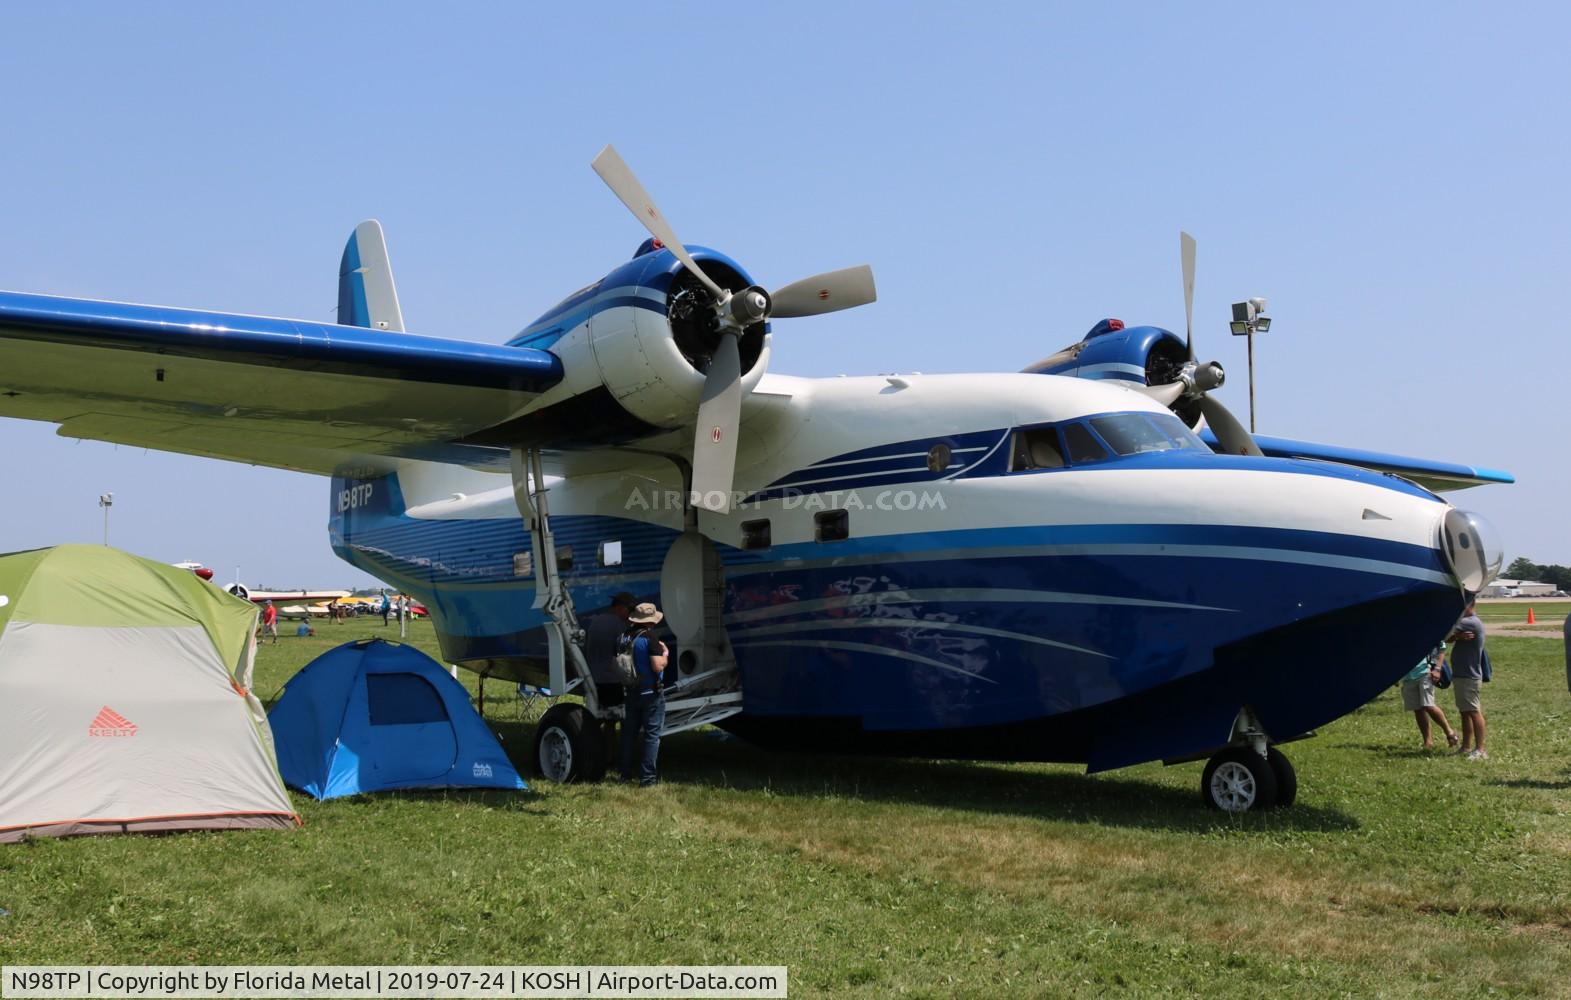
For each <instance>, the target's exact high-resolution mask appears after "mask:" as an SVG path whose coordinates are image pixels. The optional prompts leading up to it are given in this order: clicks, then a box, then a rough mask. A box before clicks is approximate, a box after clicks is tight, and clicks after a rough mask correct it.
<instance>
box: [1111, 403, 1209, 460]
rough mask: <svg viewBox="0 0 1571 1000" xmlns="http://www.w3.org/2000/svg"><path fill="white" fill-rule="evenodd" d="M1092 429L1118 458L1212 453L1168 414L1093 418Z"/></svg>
mask: <svg viewBox="0 0 1571 1000" xmlns="http://www.w3.org/2000/svg"><path fill="white" fill-rule="evenodd" d="M1091 426H1092V427H1093V428H1095V429H1096V432H1097V434H1098V435H1100V436H1101V438H1102V440H1104V441H1106V442H1107V444H1108V447H1110V448H1112V449H1113V450H1114V451H1115V452H1117V453H1118V454H1120V455H1143V454H1145V453H1147V452H1153V451H1205V452H1209V451H1210V450H1211V449H1210V448H1207V447H1206V446H1205V442H1203V441H1201V440H1200V439H1199V438H1198V437H1196V436H1195V433H1194V432H1193V431H1191V430H1190V429H1189V428H1188V427H1186V426H1184V422H1183V421H1182V420H1179V419H1178V418H1177V417H1175V416H1173V415H1172V414H1171V413H1110V414H1108V415H1106V416H1101V417H1092V418H1091Z"/></svg>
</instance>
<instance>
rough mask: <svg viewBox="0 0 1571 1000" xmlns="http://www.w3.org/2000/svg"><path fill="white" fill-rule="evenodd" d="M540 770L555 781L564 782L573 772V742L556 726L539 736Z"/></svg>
mask: <svg viewBox="0 0 1571 1000" xmlns="http://www.w3.org/2000/svg"><path fill="white" fill-rule="evenodd" d="M540 770H541V771H543V772H544V773H545V776H546V777H547V778H550V779H551V780H552V781H555V782H565V781H567V778H568V776H569V775H571V774H572V773H573V742H572V740H570V739H568V736H567V733H566V732H564V731H563V730H561V729H559V728H558V727H556V726H552V727H551V728H550V729H547V730H546V731H545V735H544V736H543V737H541V740H540Z"/></svg>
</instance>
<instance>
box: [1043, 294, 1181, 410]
mask: <svg viewBox="0 0 1571 1000" xmlns="http://www.w3.org/2000/svg"><path fill="white" fill-rule="evenodd" d="M1188 359H1189V351H1188V348H1187V347H1185V345H1184V338H1182V337H1180V336H1179V335H1178V334H1176V333H1173V332H1172V331H1171V330H1164V329H1162V328H1161V327H1159V326H1131V327H1125V326H1124V324H1123V321H1121V320H1116V319H1104V320H1102V321H1101V322H1100V323H1098V324H1097V325H1096V326H1093V327H1092V328H1091V330H1090V332H1089V333H1087V334H1086V335H1085V337H1084V338H1083V339H1081V340H1080V341H1079V342H1078V343H1075V344H1070V345H1069V346H1068V347H1066V348H1064V349H1063V350H1061V351H1058V352H1057V353H1055V354H1051V355H1049V356H1048V357H1045V358H1043V359H1042V360H1041V361H1038V362H1037V363H1036V364H1033V365H1030V366H1028V367H1027V368H1025V369H1023V370H1024V371H1028V372H1035V373H1038V374H1042V375H1069V376H1072V377H1074V378H1089V379H1111V380H1114V381H1120V382H1132V383H1135V384H1137V385H1166V384H1168V383H1169V382H1174V381H1177V379H1178V377H1179V374H1180V373H1181V372H1182V371H1183V370H1184V364H1185V362H1186V361H1187V360H1188ZM1173 409H1174V412H1176V413H1177V414H1178V415H1179V416H1180V417H1181V418H1183V420H1184V422H1185V423H1187V424H1189V426H1191V427H1193V426H1195V425H1196V424H1198V423H1199V422H1200V404H1199V402H1198V400H1191V399H1188V398H1185V399H1181V400H1179V401H1178V403H1177V404H1175V405H1174V407H1173Z"/></svg>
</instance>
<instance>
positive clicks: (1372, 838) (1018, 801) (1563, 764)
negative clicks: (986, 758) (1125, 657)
mask: <svg viewBox="0 0 1571 1000" xmlns="http://www.w3.org/2000/svg"><path fill="white" fill-rule="evenodd" d="M319 632H320V635H319V637H318V638H316V639H309V640H297V639H293V638H286V639H285V640H284V641H283V642H282V643H281V644H280V645H279V646H277V647H276V648H274V647H269V648H266V649H264V650H263V652H262V655H261V656H260V657H259V660H258V678H257V685H256V686H257V689H258V691H259V692H260V693H261V694H262V696H263V697H264V698H272V697H274V696H276V693H277V691H278V690H279V689H280V688H281V687H282V684H283V682H284V680H286V679H287V677H288V675H289V674H290V673H291V672H292V671H293V670H295V669H297V668H298V667H299V666H300V665H301V664H302V663H304V662H305V661H306V660H307V659H308V658H309V657H310V656H312V655H315V654H316V653H317V652H320V651H321V650H323V649H326V648H328V647H329V646H331V645H333V644H335V643H336V642H338V641H343V640H345V639H348V638H352V637H358V636H360V635H365V634H381V635H387V634H389V633H390V632H394V633H395V632H396V630H386V631H384V630H383V629H382V628H380V622H379V621H378V622H377V623H376V624H375V625H367V624H363V623H354V624H346V625H343V626H333V625H331V624H327V625H324V626H322V627H320V628H319ZM414 641H416V642H417V643H418V644H419V645H421V646H422V647H425V648H427V649H431V650H433V651H434V645H433V643H432V641H431V632H430V629H429V626H427V625H425V624H423V623H421V624H418V625H417V626H416V631H415V633H414ZM1491 649H1492V651H1493V652H1494V654H1495V660H1496V680H1495V682H1494V683H1492V684H1490V685H1489V686H1488V687H1487V688H1486V689H1485V695H1484V698H1485V709H1486V711H1487V712H1488V715H1489V719H1490V748H1491V751H1492V753H1493V755H1494V756H1493V759H1492V760H1490V761H1487V762H1468V761H1463V760H1459V759H1456V758H1451V757H1445V756H1430V755H1425V754H1422V753H1420V752H1419V751H1418V749H1417V744H1418V733H1417V729H1416V727H1415V726H1414V725H1413V721H1412V717H1411V715H1410V714H1408V713H1405V712H1403V711H1402V709H1401V704H1400V701H1399V700H1398V699H1397V697H1396V695H1395V693H1394V692H1388V693H1387V694H1385V695H1383V696H1382V697H1380V698H1379V699H1377V700H1376V701H1375V702H1374V703H1372V704H1371V705H1369V706H1367V707H1366V708H1364V709H1362V710H1361V711H1359V712H1357V713H1355V714H1353V715H1352V716H1349V717H1348V718H1346V719H1343V720H1341V721H1339V722H1337V723H1335V724H1334V725H1331V726H1329V727H1327V728H1326V729H1325V730H1323V731H1322V732H1321V733H1320V735H1319V737H1318V738H1316V739H1313V740H1306V741H1303V742H1300V743H1297V744H1294V745H1293V746H1292V747H1290V748H1289V753H1290V754H1291V756H1292V757H1293V759H1294V762H1295V763H1296V764H1297V766H1298V771H1299V776H1300V782H1301V792H1300V797H1299V805H1298V806H1296V807H1294V808H1292V809H1288V810H1282V811H1277V812H1269V813H1263V814H1259V815H1248V816H1244V817H1240V818H1228V817H1224V816H1221V815H1218V814H1215V813H1210V812H1207V811H1206V810H1204V809H1203V808H1202V807H1201V806H1200V804H1199V795H1198V792H1197V791H1196V788H1197V784H1198V780H1199V770H1200V765H1198V764H1191V765H1185V766H1181V767H1175V768H1165V769H1164V768H1162V767H1160V766H1158V765H1148V766H1143V767H1138V768H1131V769H1128V770H1124V771H1118V772H1113V773H1111V774H1105V775H1099V776H1096V777H1086V776H1084V775H1082V774H1079V773H1078V771H1077V769H1075V768H1071V767H1065V766H1051V765H990V764H967V763H935V762H923V761H870V760H853V759H845V758H809V757H797V756H778V755H766V754H763V753H760V752H758V751H755V750H752V749H750V748H748V747H747V746H745V745H743V744H740V743H737V742H735V741H722V740H719V739H717V738H715V737H714V736H713V735H712V734H704V733H692V734H684V735H682V736H679V737H675V738H673V739H671V740H668V741H667V744H666V748H665V750H664V751H663V753H662V774H663V777H664V778H665V781H666V783H665V784H664V785H663V786H662V787H660V788H658V789H654V790H650V791H642V790H639V789H636V788H625V787H621V786H616V785H609V784H607V785H599V786H573V787H554V786H551V785H547V784H544V783H536V784H535V786H534V790H533V791H532V792H529V793H523V794H504V793H456V794H441V793H425V794H406V795H383V796H377V797H365V798H356V799H351V800H338V801H335V802H330V803H323V804H319V803H315V802H313V801H311V800H309V799H307V798H305V797H302V796H296V798H295V801H296V804H297V806H298V808H299V810H300V812H301V814H302V815H303V816H304V817H305V822H306V825H305V827H304V828H303V829H301V830H299V831H296V832H293V833H284V832H263V831H257V832H236V833H198V834H178V835H171V836H162V837H96V838H79V839H74V840H56V841H38V842H32V843H28V844H22V845H12V846H8V847H4V848H0V907H5V908H7V909H9V910H11V911H12V915H11V916H10V917H8V918H0V960H3V961H4V962H6V963H13V964H16V963H34V964H44V963H62V964H64V963H72V964H75V963H88V962H111V961H112V962H123V963H171V964H173V963H211V964H228V963H241V962H245V963H386V964H393V963H405V964H418V963H482V962H484V963H509V964H524V963H550V964H559V963H560V964H573V963H608V964H609V963H693V964H710V963H718V964H726V963H748V964H784V965H787V966H789V967H790V970H791V989H792V994H793V995H794V996H811V995H819V994H826V993H832V994H836V995H842V994H846V995H855V996H869V997H872V996H885V995H888V994H891V993H899V994H907V995H915V996H934V997H947V996H952V995H967V996H996V995H1003V994H1034V995H1053V996H1102V995H1110V994H1116V995H1135V996H1167V995H1172V996H1190V995H1197V994H1200V995H1219V996H1220V995H1230V996H1283V997H1324V996H1343V995H1347V996H1391V997H1402V996H1425V997H1456V996H1565V995H1568V993H1571V696H1568V695H1567V692H1566V690H1565V680H1564V674H1563V670H1562V659H1561V647H1560V644H1559V643H1558V642H1551V641H1548V640H1544V639H1536V638H1517V639H1511V638H1501V639H1497V640H1493V641H1491ZM465 676H466V678H467V683H470V684H471V686H472V685H473V678H472V677H469V676H468V675H465ZM1304 683H1305V684H1312V683H1314V680H1313V678H1305V679H1304ZM487 687H488V690H487V695H488V698H487V716H488V718H489V720H490V721H491V722H492V724H493V726H494V728H495V729H497V730H498V731H499V732H500V734H501V735H502V737H503V739H504V746H506V747H507V748H508V750H509V752H510V753H511V754H512V756H513V758H514V759H515V761H517V762H519V763H520V764H521V765H522V764H526V763H527V761H528V757H529V748H530V737H531V730H532V727H531V725H530V724H528V723H526V722H524V721H522V720H520V719H519V717H518V716H519V713H518V704H517V702H516V700H514V699H512V698H511V697H508V698H502V699H498V698H497V697H496V695H498V694H501V693H502V689H503V688H504V687H505V685H501V684H492V685H488V686H487ZM1453 714H1454V713H1453Z"/></svg>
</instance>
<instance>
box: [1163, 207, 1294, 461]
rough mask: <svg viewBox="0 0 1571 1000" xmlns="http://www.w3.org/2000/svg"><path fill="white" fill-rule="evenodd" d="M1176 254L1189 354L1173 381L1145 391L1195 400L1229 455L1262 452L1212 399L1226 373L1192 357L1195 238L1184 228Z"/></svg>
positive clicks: (1167, 399) (1166, 399) (1168, 399)
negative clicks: (1182, 278)
mask: <svg viewBox="0 0 1571 1000" xmlns="http://www.w3.org/2000/svg"><path fill="white" fill-rule="evenodd" d="M1178 254H1179V261H1180V263H1181V264H1182V266H1183V271H1184V349H1185V351H1186V352H1187V353H1188V355H1189V360H1188V361H1187V362H1185V363H1184V367H1183V370H1182V371H1181V372H1179V375H1178V380H1177V381H1175V382H1169V383H1167V384H1166V385H1152V386H1146V388H1145V390H1144V391H1145V394H1146V395H1147V396H1150V397H1151V398H1152V399H1154V400H1156V401H1157V402H1159V403H1161V404H1162V405H1163V406H1172V405H1173V404H1174V403H1176V402H1178V401H1179V400H1180V399H1183V398H1185V397H1188V398H1190V399H1195V400H1198V401H1199V403H1200V413H1201V415H1202V416H1204V417H1205V420H1206V426H1207V427H1209V428H1211V433H1213V434H1215V435H1216V440H1217V443H1218V444H1219V445H1221V446H1222V450H1223V451H1224V452H1226V453H1227V454H1229V455H1256V456H1259V455H1263V454H1264V452H1262V451H1261V450H1260V446H1259V445H1257V444H1255V439H1254V436H1253V435H1251V434H1250V433H1249V432H1248V431H1247V430H1245V429H1244V425H1243V424H1241V423H1239V422H1238V418H1237V417H1235V416H1233V413H1232V411H1231V410H1229V409H1228V408H1227V407H1226V406H1224V405H1223V404H1222V401H1221V400H1219V399H1213V398H1212V397H1211V395H1210V393H1211V390H1212V389H1215V388H1217V387H1219V386H1220V385H1221V384H1222V383H1223V381H1225V379H1226V377H1227V376H1226V373H1224V372H1223V371H1222V366H1221V365H1219V364H1217V363H1216V362H1215V361H1212V362H1209V363H1207V364H1203V365H1202V364H1199V363H1198V362H1196V361H1195V339H1194V317H1195V238H1194V237H1193V236H1190V235H1189V234H1188V233H1185V232H1180V233H1179V234H1178Z"/></svg>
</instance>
